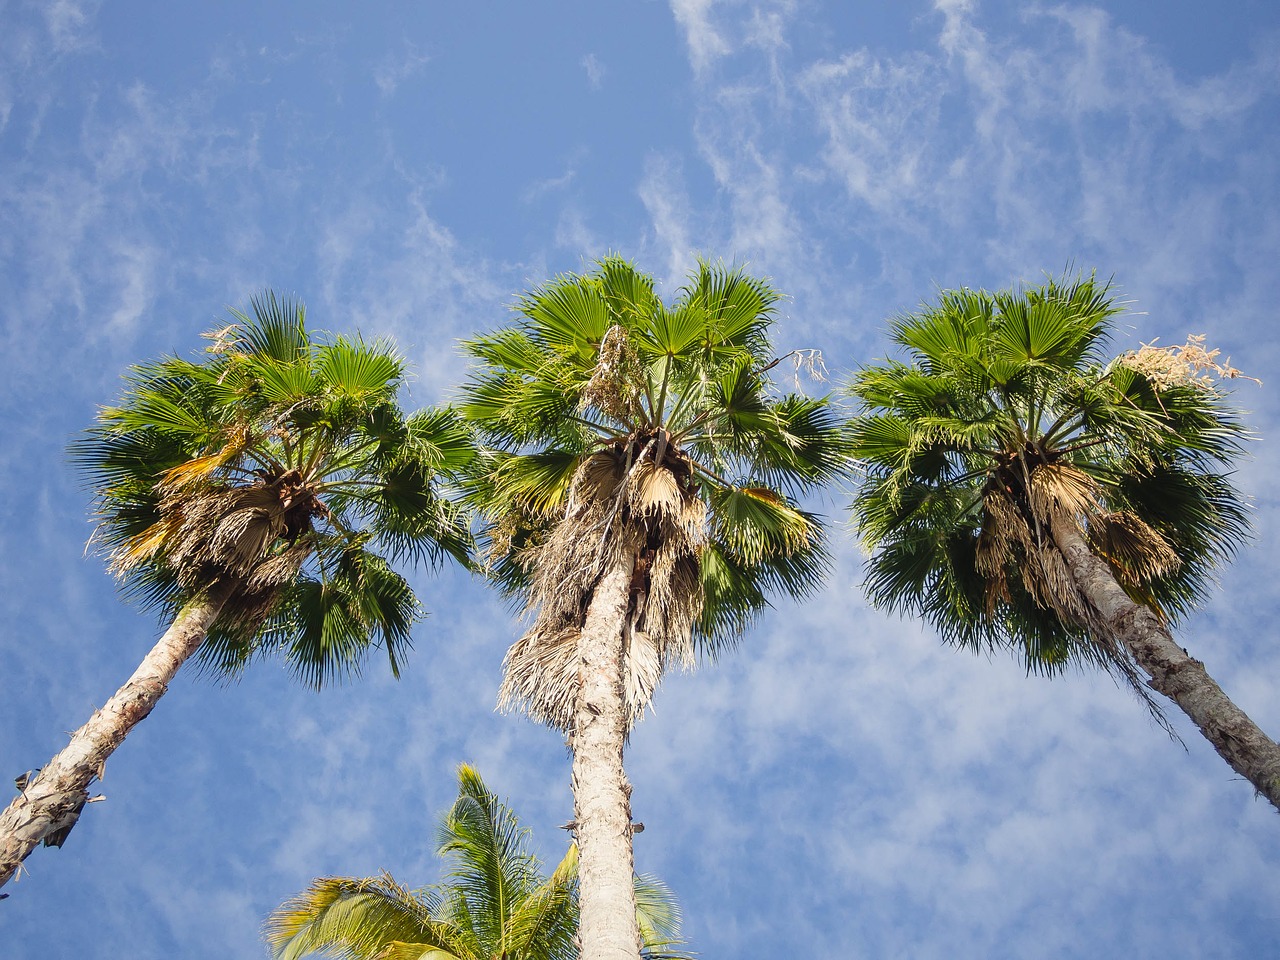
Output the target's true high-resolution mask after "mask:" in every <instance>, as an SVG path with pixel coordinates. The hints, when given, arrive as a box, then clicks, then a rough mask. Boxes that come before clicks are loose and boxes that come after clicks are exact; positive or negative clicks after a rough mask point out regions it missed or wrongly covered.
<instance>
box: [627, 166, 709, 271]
mask: <svg viewBox="0 0 1280 960" xmlns="http://www.w3.org/2000/svg"><path fill="white" fill-rule="evenodd" d="M639 193H640V200H641V202H642V203H643V204H644V207H645V210H646V211H648V214H649V219H650V221H651V222H652V224H653V232H654V235H655V237H654V239H655V241H656V243H657V245H658V247H659V255H660V256H662V257H664V258H665V261H666V276H665V278H664V279H665V281H666V282H667V284H672V283H675V284H678V283H680V282H681V281H682V280H683V279H684V278H685V277H686V276H688V275H689V273H690V272H691V271H692V269H693V266H694V263H695V260H696V255H697V253H698V252H699V251H697V250H696V249H695V246H694V243H693V239H692V234H693V228H692V226H691V224H690V222H689V220H690V217H691V215H692V211H693V205H692V204H691V203H690V200H689V197H688V194H687V192H686V190H685V186H684V180H683V177H682V175H681V171H680V165H679V161H678V160H675V159H672V158H670V157H666V156H662V155H660V154H650V155H649V156H647V157H645V161H644V178H643V179H642V180H641V181H640V187H639Z"/></svg>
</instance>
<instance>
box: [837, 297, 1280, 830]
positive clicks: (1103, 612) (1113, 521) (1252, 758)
mask: <svg viewBox="0 0 1280 960" xmlns="http://www.w3.org/2000/svg"><path fill="white" fill-rule="evenodd" d="M1118 312H1120V306H1119V304H1118V303H1117V302H1116V300H1115V298H1114V297H1113V296H1112V295H1111V293H1110V291H1109V290H1108V289H1107V286H1106V285H1103V284H1100V283H1098V282H1097V281H1096V280H1095V279H1094V278H1093V277H1089V278H1088V279H1079V280H1077V281H1076V282H1074V283H1068V282H1067V281H1066V280H1063V281H1061V282H1059V281H1049V282H1047V283H1045V284H1043V285H1041V286H1038V287H1034V288H1030V289H1026V290H1023V291H1021V292H1009V291H1006V292H1001V293H996V294H989V293H985V292H974V291H972V290H957V291H949V292H946V293H943V294H942V295H941V297H940V300H939V303H938V305H937V306H926V307H925V308H924V309H923V310H922V311H921V312H920V313H919V314H917V315H914V316H907V317H904V318H901V319H899V320H897V321H895V323H894V325H893V337H894V340H895V341H896V342H897V343H898V344H899V345H900V346H902V347H903V348H905V349H906V351H907V355H908V359H907V361H906V362H898V361H887V362H885V363H882V364H879V365H874V366H869V367H866V368H865V369H863V370H861V371H860V372H859V373H857V374H856V375H855V377H854V379H853V382H852V385H851V392H852V394H853V395H854V396H855V397H856V398H857V400H858V401H859V402H860V404H861V410H860V413H859V415H858V416H857V417H855V418H854V420H853V421H852V424H851V431H852V433H851V436H852V442H853V447H854V453H855V455H856V456H857V457H859V458H860V460H861V462H862V463H863V465H864V466H865V470H866V474H865V478H864V479H863V481H862V483H861V486H860V489H859V491H858V493H857V497H856V500H855V504H854V510H855V514H856V516H857V518H858V522H859V524H860V527H861V531H862V535H863V537H864V539H865V542H866V543H867V545H868V546H869V547H870V548H871V550H872V551H873V553H872V556H871V558H870V561H869V573H868V577H867V587H868V590H869V593H870V596H871V598H872V599H873V600H874V601H875V602H876V603H878V604H879V605H882V606H884V607H888V608H891V609H897V610H901V611H906V612H910V613H914V614H918V615H920V616H922V617H924V618H925V619H926V620H927V621H929V622H930V623H932V624H933V625H934V626H935V627H936V628H937V629H938V630H939V631H940V632H941V633H942V635H943V637H944V638H945V639H947V640H948V641H951V642H954V643H957V644H960V645H962V646H968V647H972V648H975V649H982V648H989V647H996V646H1011V647H1012V648H1014V649H1020V650H1021V651H1022V654H1023V656H1025V658H1026V662H1027V665H1028V667H1029V668H1030V669H1032V670H1039V671H1049V672H1052V671H1055V670H1057V669H1060V668H1061V667H1062V666H1063V665H1065V664H1067V663H1069V662H1081V663H1087V664H1091V665H1097V666H1100V667H1103V668H1105V669H1108V670H1110V671H1112V672H1113V673H1115V674H1117V675H1119V676H1120V677H1122V678H1123V679H1125V680H1127V681H1128V682H1129V683H1130V684H1131V685H1132V686H1133V689H1134V690H1135V691H1137V692H1138V693H1139V695H1140V696H1142V697H1143V698H1144V699H1146V702H1147V704H1148V706H1149V707H1151V708H1152V710H1153V712H1154V713H1155V714H1156V716H1157V717H1160V716H1161V715H1160V713H1159V709H1158V707H1156V705H1155V703H1154V701H1152V700H1150V699H1149V697H1150V694H1149V693H1148V689H1147V688H1148V687H1149V688H1150V689H1153V690H1155V691H1157V692H1159V693H1161V694H1164V695H1165V696H1166V697H1168V698H1170V699H1172V700H1173V701H1174V702H1175V703H1177V704H1178V706H1179V707H1181V708H1182V710H1183V711H1184V712H1185V713H1186V714H1187V715H1188V716H1189V717H1190V718H1191V719H1192V721H1193V722H1194V723H1195V724H1196V725H1197V726H1198V727H1199V728H1200V730H1201V732H1202V733H1203V734H1204V736H1205V737H1206V738H1207V739H1208V740H1209V742H1210V743H1212V744H1213V746H1214V749H1216V750H1217V751H1218V753H1219V754H1220V755H1221V756H1222V757H1223V759H1225V760H1226V761H1227V762H1228V763H1229V764H1230V765H1231V767H1232V769H1234V770H1235V771H1236V772H1238V773H1239V774H1241V775H1242V776H1244V777H1245V778H1246V779H1248V780H1249V782H1251V783H1252V784H1253V785H1254V787H1255V788H1256V789H1257V791H1258V792H1259V793H1261V794H1263V795H1264V796H1266V797H1267V799H1268V800H1270V801H1271V802H1272V803H1273V804H1276V805H1277V806H1280V747H1277V745H1276V743H1275V742H1273V741H1272V740H1271V739H1270V738H1268V737H1267V736H1266V735H1265V734H1264V733H1263V732H1262V731H1261V730H1259V729H1258V727H1257V726H1256V725H1255V724H1254V723H1253V722H1252V721H1251V720H1250V719H1249V718H1248V717H1247V716H1245V714H1244V713H1243V712H1242V711H1241V710H1239V709H1238V708H1237V707H1236V706H1235V705H1234V704H1233V703H1232V702H1231V701H1230V700H1228V699H1227V697H1226V696H1225V695H1224V694H1223V692H1222V690H1221V689H1220V688H1219V687H1218V685H1217V684H1216V683H1215V682H1214V681H1213V679H1212V678H1211V677H1210V676H1209V675H1208V673H1206V672H1205V669H1204V665H1203V664H1202V663H1200V661H1198V660H1195V659H1193V658H1192V657H1191V656H1189V655H1188V654H1187V653H1186V651H1185V650H1183V649H1182V647H1180V646H1179V645H1178V644H1177V643H1175V642H1174V640H1173V639H1172V637H1171V635H1170V629H1171V627H1172V626H1173V625H1174V624H1175V623H1176V622H1177V621H1178V620H1179V618H1181V617H1182V616H1184V615H1185V614H1186V613H1187V612H1188V611H1189V610H1190V609H1191V608H1192V607H1193V606H1194V605H1195V604H1196V603H1197V602H1198V601H1199V600H1201V599H1202V598H1203V596H1204V594H1205V592H1206V591H1207V589H1208V587H1209V585H1210V583H1211V582H1212V581H1211V579H1210V578H1211V574H1212V570H1213V568H1214V567H1215V565H1216V564H1218V563H1220V562H1221V561H1223V560H1224V559H1225V558H1227V557H1229V556H1230V555H1231V554H1232V552H1233V551H1234V550H1235V548H1236V547H1237V546H1238V545H1239V544H1240V542H1241V540H1242V539H1243V537H1244V535H1245V534H1246V532H1247V519H1246V511H1245V505H1244V502H1243V500H1242V498H1241V496H1240V494H1239V493H1238V492H1237V491H1236V490H1235V489H1234V488H1233V487H1232V485H1231V483H1230V482H1229V479H1228V471H1229V469H1230V466H1231V464H1232V462H1233V461H1234V460H1235V459H1236V458H1237V457H1238V456H1239V455H1240V454H1241V452H1242V445H1243V443H1244V441H1245V440H1246V439H1247V436H1248V434H1247V431H1246V430H1245V429H1244V427H1243V426H1242V425H1241V423H1240V421H1239V419H1238V417H1237V415H1236V413H1235V411H1234V410H1233V409H1232V408H1231V406H1230V404H1229V402H1228V398H1227V396H1226V394H1224V393H1223V392H1222V391H1221V390H1220V389H1219V387H1218V386H1217V384H1218V382H1219V381H1220V378H1221V377H1222V376H1234V375H1236V373H1237V371H1235V370H1232V369H1230V368H1229V367H1226V366H1222V365H1220V364H1218V363H1217V361H1216V360H1215V355H1216V351H1215V352H1213V353H1210V352H1208V351H1206V350H1205V349H1204V348H1203V346H1202V345H1201V344H1202V340H1203V338H1192V339H1191V340H1189V341H1188V342H1187V344H1186V345H1185V346H1182V347H1174V348H1171V349H1167V348H1157V347H1155V346H1146V347H1144V348H1143V349H1141V350H1138V351H1135V352H1131V353H1127V354H1125V355H1123V356H1121V357H1119V358H1116V359H1108V355H1107V353H1106V339H1107V336H1108V334H1109V318H1110V317H1112V316H1113V315H1115V314H1117V313H1118ZM1161 719H1162V718H1161Z"/></svg>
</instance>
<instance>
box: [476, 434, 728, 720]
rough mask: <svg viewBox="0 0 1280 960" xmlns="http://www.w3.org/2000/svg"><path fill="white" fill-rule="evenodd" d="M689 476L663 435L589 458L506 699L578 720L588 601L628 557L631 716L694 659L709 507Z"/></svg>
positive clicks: (542, 565)
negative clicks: (672, 672)
mask: <svg viewBox="0 0 1280 960" xmlns="http://www.w3.org/2000/svg"><path fill="white" fill-rule="evenodd" d="M660 448H662V459H661V460H660V461H658V460H655V455H656V454H657V452H658V450H659V449H660ZM690 475H691V471H690V469H689V466H688V462H687V460H686V459H685V457H684V455H683V454H682V453H681V452H680V451H679V450H677V449H675V448H674V447H672V446H670V445H669V444H668V443H666V442H665V438H662V437H658V436H649V437H644V438H631V439H629V440H627V441H620V442H618V443H615V444H613V445H611V446H610V447H609V448H607V449H606V450H603V451H600V452H598V453H595V454H593V455H592V456H590V457H588V458H586V459H585V460H584V461H583V463H582V465H581V466H580V467H579V468H578V471H577V473H576V474H575V475H574V479H573V482H572V484H571V486H570V494H569V498H568V504H567V506H566V510H565V514H564V517H563V519H562V520H561V521H560V522H559V523H558V524H557V525H556V527H555V528H554V529H553V530H552V532H551V534H550V536H549V537H548V539H547V540H546V541H545V542H544V543H543V544H542V545H541V546H540V548H539V551H538V563H537V567H536V572H535V577H534V582H533V585H532V588H531V590H530V594H529V604H528V612H529V613H531V614H532V615H533V623H532V625H531V626H530V628H529V629H528V630H527V631H526V632H525V634H524V636H522V637H521V638H520V639H519V640H518V641H516V643H515V644H514V645H513V646H512V647H511V649H510V650H509V651H508V652H507V656H506V659H505V660H504V677H503V683H502V688H501V690H500V692H499V701H498V702H499V707H500V708H501V709H505V710H509V709H514V708H520V709H523V710H524V711H526V712H527V713H529V715H530V716H532V717H534V718H535V719H537V720H539V721H541V722H543V723H546V724H549V725H550V726H554V727H556V728H558V729H560V730H562V731H564V732H566V733H568V732H570V731H571V729H572V725H573V711H574V702H575V698H576V696H577V691H578V689H579V687H580V682H579V677H578V664H579V657H578V640H579V638H580V636H581V631H582V627H583V625H584V623H585V622H586V616H587V609H588V606H589V605H590V602H591V597H592V594H593V591H594V589H595V586H596V584H597V583H598V582H599V580H600V578H601V577H602V576H603V575H604V572H605V571H606V570H607V569H609V568H610V567H611V566H612V565H613V564H614V563H615V562H617V561H619V560H621V559H623V558H624V557H627V558H629V560H630V562H631V564H632V570H633V573H632V582H631V590H630V594H631V595H630V601H629V607H628V611H627V617H626V623H624V624H620V625H619V626H620V630H621V634H622V647H623V650H622V653H623V658H624V665H623V683H624V688H625V690H624V693H625V705H626V712H627V718H628V726H630V725H631V724H634V723H635V722H636V721H637V720H638V719H639V718H640V716H641V715H642V714H643V712H644V709H645V707H646V706H648V704H649V702H650V701H651V700H652V698H653V694H654V691H655V690H656V689H657V686H658V683H659V682H660V680H661V679H662V676H663V674H664V673H665V672H666V670H667V669H668V668H669V667H670V666H672V665H680V666H688V665H691V664H692V661H693V642H692V636H693V628H694V624H695V622H696V621H697V619H698V617H699V616H700V614H701V612H702V604H703V593H702V577H701V567H700V565H699V556H700V552H701V549H702V546H703V544H704V543H705V539H706V506H705V504H704V503H703V502H702V500H701V498H700V497H699V496H697V494H696V492H694V490H693V489H692V487H691V485H690V480H689V477H690Z"/></svg>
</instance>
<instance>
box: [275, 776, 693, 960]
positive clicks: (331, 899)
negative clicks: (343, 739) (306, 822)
mask: <svg viewBox="0 0 1280 960" xmlns="http://www.w3.org/2000/svg"><path fill="white" fill-rule="evenodd" d="M438 837H439V839H438V846H437V851H436V852H437V853H438V854H439V855H440V856H442V857H445V858H446V859H447V860H448V861H449V862H450V869H449V872H448V873H447V874H446V875H445V879H444V882H443V883H441V884H439V885H437V886H431V887H426V888H423V889H421V890H417V891H413V890H408V889H406V888H404V887H403V886H401V885H400V884H398V883H397V882H396V881H395V880H394V879H393V878H392V877H391V876H389V875H388V874H385V873H384V874H382V875H381V876H379V877H367V878H365V879H355V878H352V877H324V878H321V879H319V880H316V881H315V882H313V883H312V884H311V886H310V887H309V888H308V889H307V890H305V891H303V892H302V893H300V894H299V895H298V896H296V897H294V898H293V899H291V900H289V901H287V902H286V903H284V904H283V905H281V907H280V908H279V909H278V910H276V911H275V913H273V914H272V915H271V916H270V917H269V918H268V919H267V922H266V925H265V934H266V939H267V942H268V943H269V944H270V946H271V950H272V953H273V955H274V956H275V957H276V960H300V958H302V957H306V956H309V955H311V954H314V953H323V954H324V955H326V956H337V957H346V958H349V960H491V958H494V957H504V958H506V960H574V958H576V957H577V956H578V947H577V930H578V897H577V881H578V851H577V847H576V845H573V844H570V846H569V850H568V852H567V853H566V854H565V856H564V859H563V860H561V861H560V864H559V865H558V866H557V867H556V868H555V870H554V871H553V872H552V874H551V876H550V877H547V876H545V875H544V874H543V872H542V865H541V864H540V863H539V862H538V859H537V858H536V857H535V856H534V855H533V854H532V853H531V852H530V850H529V843H530V835H529V831H528V830H526V829H522V828H521V827H520V823H519V820H518V819H517V818H516V815H515V813H513V812H512V810H511V809H510V808H509V807H507V806H506V805H505V804H503V803H502V802H500V801H499V800H498V798H497V797H495V796H494V795H493V794H492V793H490V792H489V790H488V788H486V787H485V785H484V782H483V781H482V780H481V779H480V775H479V774H478V773H476V771H475V770H474V769H473V768H472V767H469V766H467V765H465V764H464V765H463V766H461V767H459V768H458V799H457V801H455V803H454V805H453V808H452V809H451V810H450V811H449V812H448V813H447V814H446V815H445V816H444V818H443V819H442V821H441V824H440V830H439V835H438ZM635 891H636V901H637V904H638V909H637V923H638V925H639V929H640V935H641V940H642V941H643V944H644V948H643V950H642V952H641V954H642V956H644V957H645V958H648V960H666V958H670V960H681V958H683V957H685V956H686V955H685V954H683V953H680V952H678V949H677V948H679V947H680V945H681V944H682V941H681V940H680V911H679V907H678V906H677V904H676V902H675V898H674V897H672V895H671V893H670V891H669V890H668V889H667V887H666V886H665V885H664V884H662V883H661V882H660V881H658V880H656V879H654V878H652V877H636V878H635Z"/></svg>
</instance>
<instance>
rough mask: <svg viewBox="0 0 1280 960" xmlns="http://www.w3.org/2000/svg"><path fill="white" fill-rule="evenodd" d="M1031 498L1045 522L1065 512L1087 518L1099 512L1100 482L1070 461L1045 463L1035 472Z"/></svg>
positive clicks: (1032, 507)
mask: <svg viewBox="0 0 1280 960" xmlns="http://www.w3.org/2000/svg"><path fill="white" fill-rule="evenodd" d="M1029 499H1030V501H1031V509H1032V510H1033V511H1034V512H1035V514H1036V516H1038V517H1039V518H1040V519H1041V521H1046V520H1049V519H1050V518H1053V517H1057V516H1060V515H1062V514H1065V515H1066V516H1069V517H1081V518H1087V517H1089V516H1092V515H1093V514H1094V513H1096V512H1097V511H1098V485H1097V483H1095V482H1094V479H1093V478H1092V477H1091V476H1089V475H1088V474H1087V473H1084V472H1082V471H1080V470H1077V469H1076V468H1075V467H1072V466H1069V465H1068V464H1065V463H1046V464H1041V465H1040V466H1038V467H1036V469H1035V470H1033V471H1032V473H1031V491H1030V496H1029Z"/></svg>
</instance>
